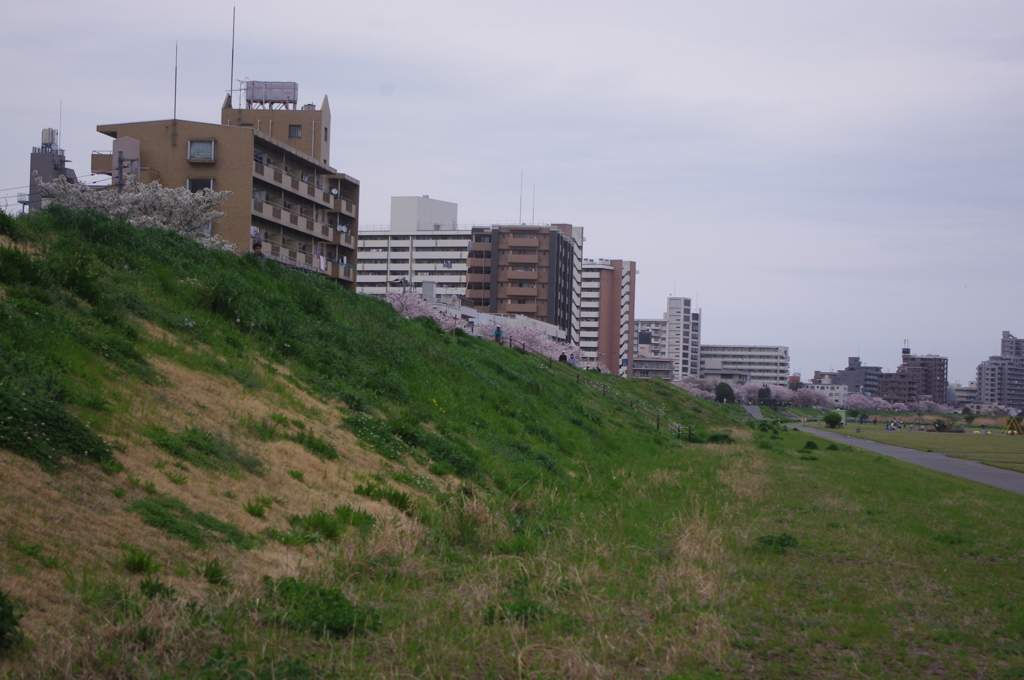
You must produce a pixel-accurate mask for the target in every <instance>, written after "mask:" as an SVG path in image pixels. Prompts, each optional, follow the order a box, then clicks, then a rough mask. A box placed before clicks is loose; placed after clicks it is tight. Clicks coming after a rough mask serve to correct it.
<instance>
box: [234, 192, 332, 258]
mask: <svg viewBox="0 0 1024 680" xmlns="http://www.w3.org/2000/svg"><path fill="white" fill-rule="evenodd" d="M252 213H253V215H259V216H260V217H262V218H263V219H265V220H269V221H271V222H275V223H277V224H282V225H284V226H286V227H291V228H292V229H295V230H297V231H304V232H306V233H307V234H312V235H316V236H319V237H320V238H322V239H324V240H326V241H329V242H330V243H334V244H338V243H339V242H340V238H339V237H341V236H343V234H340V233H338V232H337V231H335V230H334V229H332V228H331V225H329V224H325V223H323V222H318V221H316V220H314V219H312V218H309V217H306V216H305V215H301V214H299V213H297V212H293V211H291V210H288V209H286V208H282V207H280V206H277V205H274V204H273V203H265V202H263V201H257V200H255V199H254V200H253V202H252ZM349 240H350V241H351V235H349ZM349 247H351V246H349Z"/></svg>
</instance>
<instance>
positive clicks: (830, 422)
mask: <svg viewBox="0 0 1024 680" xmlns="http://www.w3.org/2000/svg"><path fill="white" fill-rule="evenodd" d="M822 420H823V421H825V426H826V427H830V428H832V429H835V428H837V427H839V423H841V422H843V417H842V416H841V415H840V414H838V413H836V412H835V411H829V412H828V413H826V414H825V416H824V417H823V418H822Z"/></svg>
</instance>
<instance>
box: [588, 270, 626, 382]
mask: <svg viewBox="0 0 1024 680" xmlns="http://www.w3.org/2000/svg"><path fill="white" fill-rule="evenodd" d="M636 276H637V268H636V263H635V262H628V261H623V260H602V259H597V260H591V259H584V260H583V297H582V301H581V305H580V353H581V363H582V365H583V366H584V367H587V368H589V367H591V366H594V367H600V368H601V369H602V370H605V371H608V372H610V373H617V374H618V375H620V376H623V377H627V378H632V377H633V365H632V364H631V362H630V361H629V354H630V349H631V345H632V339H633V333H634V325H635V318H634V317H635V313H634V309H635V307H636Z"/></svg>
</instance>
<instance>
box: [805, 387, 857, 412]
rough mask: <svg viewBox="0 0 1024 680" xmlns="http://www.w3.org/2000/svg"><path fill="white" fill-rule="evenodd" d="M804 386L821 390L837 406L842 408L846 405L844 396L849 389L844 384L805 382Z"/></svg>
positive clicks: (847, 393)
mask: <svg viewBox="0 0 1024 680" xmlns="http://www.w3.org/2000/svg"><path fill="white" fill-rule="evenodd" d="M804 387H805V388H806V389H809V390H815V391H816V392H821V393H822V394H824V395H825V396H826V397H828V398H829V399H830V400H831V401H832V403H833V404H835V405H836V406H838V407H839V408H844V407H845V406H846V397H847V396H848V395H849V389H850V388H848V387H847V386H846V385H840V384H835V385H833V384H832V383H821V384H816V383H811V384H809V385H807V384H805V385H804Z"/></svg>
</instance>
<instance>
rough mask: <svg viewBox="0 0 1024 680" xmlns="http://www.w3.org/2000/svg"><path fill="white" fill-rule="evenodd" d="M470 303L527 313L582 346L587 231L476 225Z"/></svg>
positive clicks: (468, 278)
mask: <svg viewBox="0 0 1024 680" xmlns="http://www.w3.org/2000/svg"><path fill="white" fill-rule="evenodd" d="M471 233H472V242H471V243H470V249H469V255H468V257H467V265H468V266H467V271H466V302H467V303H468V304H470V305H471V306H473V307H475V308H476V309H478V310H480V311H482V312H489V313H491V314H521V315H523V316H526V317H529V318H532V319H537V320H538V321H544V322H546V323H549V324H553V325H555V326H558V327H559V328H561V329H562V330H564V331H565V332H566V334H567V337H566V339H567V341H569V342H571V343H572V344H579V342H580V300H581V292H582V283H583V281H582V280H583V275H582V274H583V269H582V268H583V228H582V227H573V226H572V225H571V224H552V225H550V226H493V227H473V230H472V232H471Z"/></svg>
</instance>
